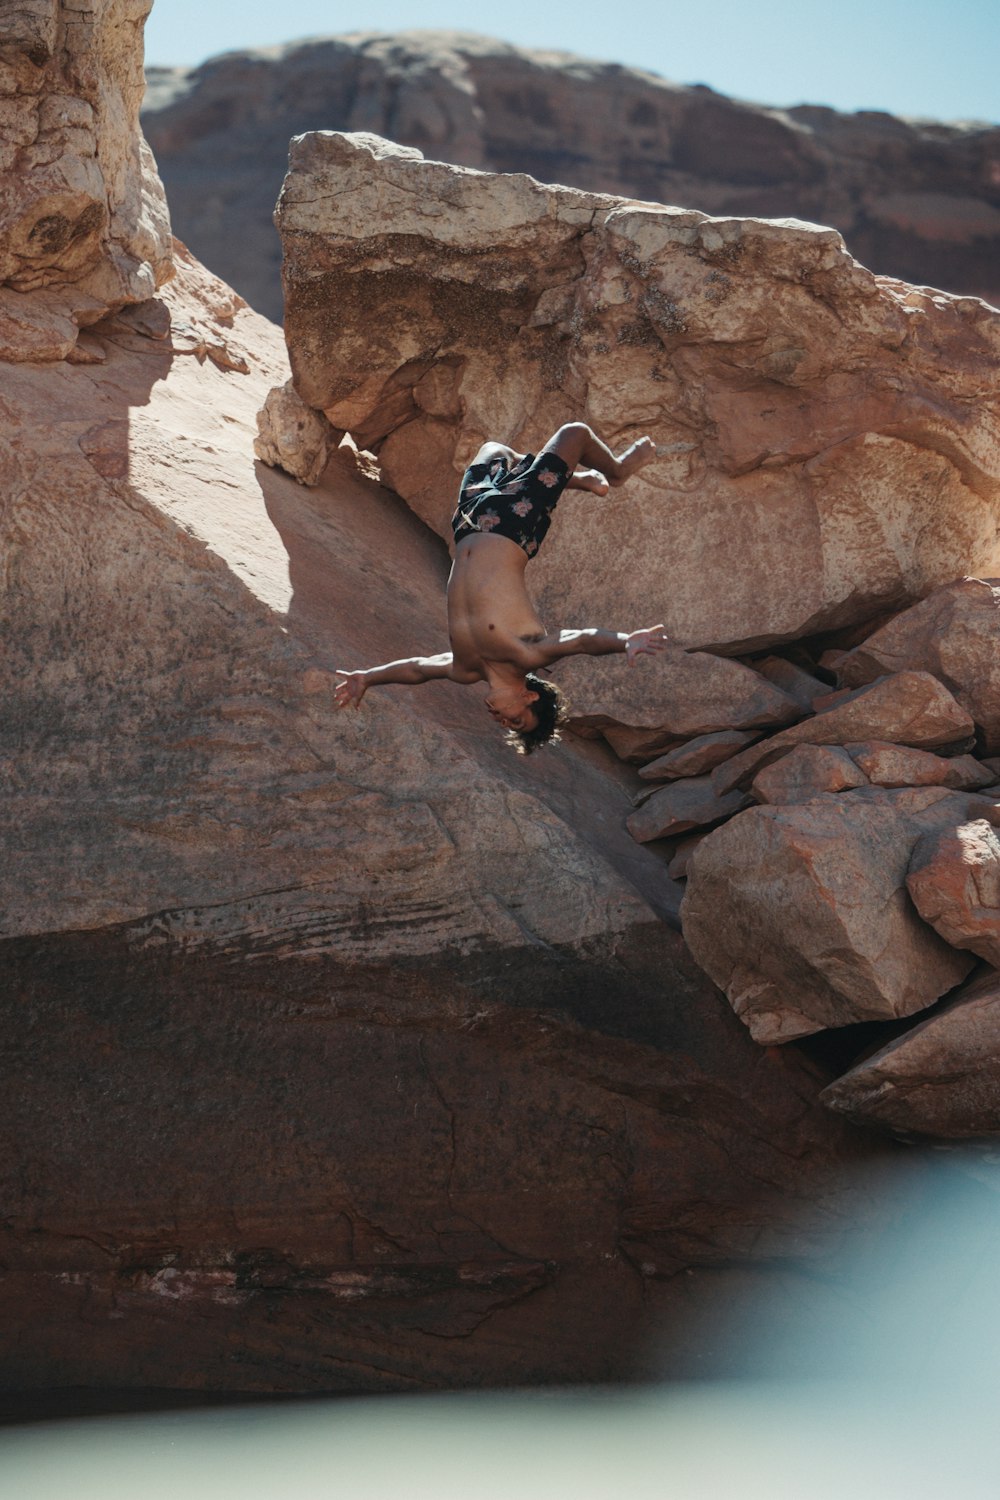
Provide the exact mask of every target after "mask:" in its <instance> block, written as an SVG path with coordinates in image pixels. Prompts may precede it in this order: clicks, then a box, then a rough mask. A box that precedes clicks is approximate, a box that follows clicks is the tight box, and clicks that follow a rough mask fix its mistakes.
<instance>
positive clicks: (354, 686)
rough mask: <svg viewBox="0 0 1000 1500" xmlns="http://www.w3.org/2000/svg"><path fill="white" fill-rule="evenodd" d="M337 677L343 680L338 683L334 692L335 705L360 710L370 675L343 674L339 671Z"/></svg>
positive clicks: (360, 673)
mask: <svg viewBox="0 0 1000 1500" xmlns="http://www.w3.org/2000/svg"><path fill="white" fill-rule="evenodd" d="M337 676H338V677H340V678H342V679H343V680H342V681H341V682H338V683H337V686H336V687H335V688H334V690H333V701H334V703H336V705H337V707H338V708H360V707H361V700H362V698H363V697H364V696H365V689H366V688H367V686H368V674H367V673H366V672H341V671H340V670H339V669H338V671H337Z"/></svg>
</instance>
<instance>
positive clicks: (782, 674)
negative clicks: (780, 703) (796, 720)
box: [753, 656, 830, 713]
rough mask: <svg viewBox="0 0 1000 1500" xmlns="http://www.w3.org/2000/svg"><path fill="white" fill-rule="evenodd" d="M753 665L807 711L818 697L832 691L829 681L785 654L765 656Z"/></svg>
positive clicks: (812, 706)
mask: <svg viewBox="0 0 1000 1500" xmlns="http://www.w3.org/2000/svg"><path fill="white" fill-rule="evenodd" d="M753 665H754V671H755V672H759V673H760V675H761V676H762V677H766V678H767V680H768V682H773V683H774V685H775V687H780V688H781V689H782V691H783V692H786V693H788V694H789V695H790V696H791V697H792V698H794V699H795V701H796V703H798V704H800V705H801V707H802V708H803V709H805V711H806V712H807V713H808V712H809V711H810V710H811V709H813V708H814V706H815V703H816V699H817V698H822V697H823V696H824V694H826V693H828V692H829V691H830V689H829V686H828V684H827V683H825V682H820V680H819V678H818V677H814V676H813V675H812V673H811V672H807V671H805V669H804V668H803V667H800V666H797V665H796V663H795V662H793V661H788V660H787V659H786V658H785V657H783V656H765V657H764V658H763V659H762V660H761V661H755V662H754V664H753Z"/></svg>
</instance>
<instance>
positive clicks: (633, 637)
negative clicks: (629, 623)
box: [625, 625, 670, 667]
mask: <svg viewBox="0 0 1000 1500" xmlns="http://www.w3.org/2000/svg"><path fill="white" fill-rule="evenodd" d="M669 644H670V642H669V637H668V636H667V632H666V630H665V629H664V628H663V626H662V625H650V626H649V627H648V628H647V629H646V630H633V631H631V632H630V633H629V634H628V635H627V636H626V637H625V660H626V661H627V662H628V664H629V666H630V667H634V666H635V663H636V658H637V657H639V656H652V655H653V653H654V652H656V651H664V650H666V648H667V646H668V645H669Z"/></svg>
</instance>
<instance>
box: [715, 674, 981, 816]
mask: <svg viewBox="0 0 1000 1500" xmlns="http://www.w3.org/2000/svg"><path fill="white" fill-rule="evenodd" d="M971 732H972V720H971V718H970V717H969V715H968V714H967V713H966V711H965V710H964V709H963V708H962V707H960V705H959V704H958V703H956V701H955V699H954V698H953V697H952V695H951V693H949V691H948V689H947V688H946V687H943V686H942V685H941V683H940V682H939V681H938V680H937V678H936V677H932V676H931V674H930V673H929V672H899V673H897V675H896V676H894V677H882V678H879V680H878V681H877V682H873V683H871V685H870V686H868V687H866V688H861V689H860V690H859V691H858V692H855V693H851V694H849V695H848V696H847V697H846V698H841V699H840V700H839V701H838V702H836V703H835V704H834V705H833V706H832V707H831V708H827V709H824V710H823V712H822V713H817V714H814V715H813V717H812V718H811V719H803V720H802V721H801V722H800V723H798V724H793V725H792V726H791V727H790V728H789V729H783V730H782V731H781V732H780V733H779V734H775V735H772V736H771V738H770V739H767V740H762V741H760V743H759V744H756V745H751V746H750V748H749V749H748V750H743V751H741V753H740V754H739V755H734V756H733V758H732V760H728V761H726V762H725V764H724V765H721V766H719V767H717V768H716V770H715V771H713V773H712V776H713V780H714V783H715V789H716V791H717V792H718V793H719V794H720V796H721V795H722V793H724V792H729V791H732V789H733V788H734V787H738V786H747V785H749V783H750V781H751V780H752V779H753V776H754V773H755V772H756V771H757V769H758V768H759V767H761V766H764V765H766V764H768V763H769V762H770V761H772V760H776V759H777V758H778V756H779V755H781V754H783V753H784V752H785V751H786V750H787V749H789V748H790V747H791V746H793V745H806V744H809V745H848V744H852V743H853V742H854V741H856V740H869V739H872V740H890V741H893V742H898V743H899V744H903V745H918V746H919V745H924V746H930V747H932V748H933V747H934V746H937V745H948V744H954V743H955V741H956V740H961V739H962V738H964V737H966V736H968V735H969V734H970V733H971Z"/></svg>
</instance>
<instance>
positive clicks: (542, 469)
mask: <svg viewBox="0 0 1000 1500" xmlns="http://www.w3.org/2000/svg"><path fill="white" fill-rule="evenodd" d="M569 477H570V476H569V465H568V464H567V463H566V461H565V459H562V458H560V457H559V455H558V453H540V454H539V455H538V457H537V458H536V457H535V455H534V454H533V453H526V454H525V455H524V457H523V458H521V459H519V460H518V462H517V463H516V464H515V465H514V467H513V468H509V467H508V464H507V460H506V458H503V457H501V456H500V455H499V454H496V455H495V456H494V457H493V458H489V459H487V460H486V462H485V463H480V464H472V465H471V466H470V467H469V468H468V469H466V471H465V477H464V478H463V480H462V487H461V489H460V490H459V494H458V509H457V510H456V511H455V514H454V515H453V516H452V518H451V528H452V531H453V532H454V534H455V543H456V545H457V544H458V543H459V542H461V541H462V540H464V538H465V537H467V536H474V535H475V534H477V533H484V532H485V533H488V534H489V535H490V536H505V537H507V539H508V540H509V541H512V542H516V543H517V545H518V546H519V547H521V548H522V549H523V550H524V551H525V552H526V553H527V554H528V556H529V557H534V555H535V553H536V552H537V551H538V549H539V547H540V546H541V545H542V542H543V541H544V539H545V533H546V532H547V531H548V529H549V525H550V523H551V521H552V512H553V511H554V510H555V508H556V502H557V501H558V499H559V496H560V495H561V494H562V492H563V490H564V489H565V488H566V484H567V482H568V480H569Z"/></svg>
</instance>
